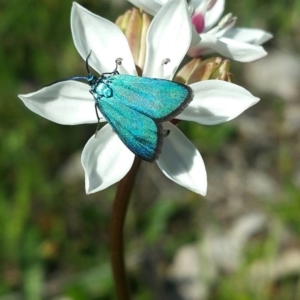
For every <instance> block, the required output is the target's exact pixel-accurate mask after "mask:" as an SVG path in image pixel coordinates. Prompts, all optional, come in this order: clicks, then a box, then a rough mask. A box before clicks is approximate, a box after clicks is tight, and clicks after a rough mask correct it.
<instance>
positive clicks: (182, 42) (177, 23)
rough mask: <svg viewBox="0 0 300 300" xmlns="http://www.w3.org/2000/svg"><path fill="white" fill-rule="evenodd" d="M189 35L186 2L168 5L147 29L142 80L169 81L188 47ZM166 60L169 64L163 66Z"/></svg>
mask: <svg viewBox="0 0 300 300" xmlns="http://www.w3.org/2000/svg"><path fill="white" fill-rule="evenodd" d="M191 35H192V33H191V22H190V16H189V13H188V8H187V4H186V1H185V0H172V1H168V2H167V3H166V4H165V5H164V6H163V7H162V8H161V10H160V11H159V12H158V14H157V15H156V16H155V17H154V19H153V21H152V22H151V25H150V27H149V30H148V34H147V52H146V62H145V67H144V73H143V76H146V77H158V78H165V79H172V78H173V75H174V73H175V71H176V69H177V68H178V66H179V64H180V63H181V60H182V59H183V57H184V56H185V54H186V52H187V50H188V48H189V46H190V42H191ZM166 59H169V60H170V61H169V62H168V63H167V64H164V63H163V62H164V61H165V60H166Z"/></svg>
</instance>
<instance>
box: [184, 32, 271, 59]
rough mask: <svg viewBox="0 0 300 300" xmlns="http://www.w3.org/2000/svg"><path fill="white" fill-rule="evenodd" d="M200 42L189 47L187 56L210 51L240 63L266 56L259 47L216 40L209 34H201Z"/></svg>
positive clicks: (226, 40) (225, 39)
mask: <svg viewBox="0 0 300 300" xmlns="http://www.w3.org/2000/svg"><path fill="white" fill-rule="evenodd" d="M200 37H201V41H200V43H199V44H198V45H197V46H192V47H190V49H189V51H188V55H190V56H192V57H196V56H199V55H200V54H202V55H204V54H208V53H210V52H211V50H214V51H215V52H217V53H220V54H222V55H223V56H225V57H227V58H231V59H234V60H236V61H240V62H252V61H255V60H258V59H260V58H262V57H264V56H266V55H267V52H266V51H265V50H264V48H263V47H261V46H256V45H250V44H247V43H242V42H238V41H234V40H231V39H228V38H220V39H218V38H216V37H215V36H213V35H211V34H201V35H200Z"/></svg>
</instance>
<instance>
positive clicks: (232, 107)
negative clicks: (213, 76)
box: [176, 80, 259, 125]
mask: <svg viewBox="0 0 300 300" xmlns="http://www.w3.org/2000/svg"><path fill="white" fill-rule="evenodd" d="M190 87H191V88H192V89H193V91H194V99H193V101H192V102H191V103H190V104H189V106H188V107H187V108H186V109H185V110H184V111H183V112H182V113H181V114H179V115H178V116H177V117H176V118H177V119H180V120H187V121H194V122H197V123H200V124H205V125H215V124H220V123H223V122H227V121H229V120H232V119H233V118H235V117H237V116H238V115H240V114H241V113H242V112H243V111H245V110H246V109H247V108H249V107H250V106H252V105H254V104H255V103H257V102H258V101H259V98H256V97H254V96H253V95H252V94H251V93H249V92H248V91H247V90H246V89H244V88H242V87H241V86H238V85H236V84H233V83H229V82H225V81H221V80H206V81H201V82H197V83H194V84H191V85H190Z"/></svg>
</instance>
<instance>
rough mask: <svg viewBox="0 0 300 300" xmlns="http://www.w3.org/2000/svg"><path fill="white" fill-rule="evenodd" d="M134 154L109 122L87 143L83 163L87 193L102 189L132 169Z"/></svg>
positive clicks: (82, 158)
mask: <svg viewBox="0 0 300 300" xmlns="http://www.w3.org/2000/svg"><path fill="white" fill-rule="evenodd" d="M133 160H134V154H133V153H132V152H131V151H130V150H129V149H128V148H127V147H126V146H125V145H124V144H123V143H122V142H121V140H120V139H119V137H118V136H117V135H116V134H115V133H114V132H113V131H112V128H111V127H110V126H109V125H108V124H107V125H105V126H104V127H102V128H101V130H99V131H98V133H97V137H95V136H93V137H91V138H90V139H89V141H88V142H87V144H86V145H85V147H84V149H83V151H82V156H81V163H82V166H83V168H84V171H85V190H86V193H87V194H91V193H95V192H98V191H101V190H103V189H105V188H107V187H109V186H111V185H112V184H114V183H116V182H118V181H119V180H121V179H122V178H123V177H124V176H125V175H126V174H127V173H128V171H129V170H130V168H131V166H132V163H133Z"/></svg>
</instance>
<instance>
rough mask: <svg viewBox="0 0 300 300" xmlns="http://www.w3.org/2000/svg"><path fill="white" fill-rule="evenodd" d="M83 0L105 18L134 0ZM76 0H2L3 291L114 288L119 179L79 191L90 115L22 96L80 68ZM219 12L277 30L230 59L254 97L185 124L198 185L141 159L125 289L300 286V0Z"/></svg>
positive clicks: (193, 298)
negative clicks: (55, 116)
mask: <svg viewBox="0 0 300 300" xmlns="http://www.w3.org/2000/svg"><path fill="white" fill-rule="evenodd" d="M79 3H80V4H81V5H83V6H85V7H86V8H88V9H89V10H91V11H92V12H94V13H96V14H99V15H101V16H104V17H106V18H108V19H110V20H112V21H114V20H115V19H116V18H117V16H118V15H119V14H120V13H123V12H124V11H125V9H127V8H130V7H131V6H130V4H129V3H127V2H126V1H125V0H119V1H116V0H115V1H112V0H110V1H109V0H107V1H104V0H85V1H79ZM71 5H72V1H69V0H65V1H61V0H39V1H36V0H23V1H20V0H2V1H0V40H1V47H0V65H1V68H0V82H1V101H0V116H1V117H0V140H1V148H0V172H1V173H0V174H1V180H0V300H15V299H16V300H19V299H26V300H27V299H28V300H36V299H56V300H59V299H60V300H63V299H64V300H66V299H68V300H71V299H72V300H73V299H74V300H82V299H91V300H96V299H101V300H105V299H114V286H113V281H112V277H111V272H110V266H109V261H108V259H109V248H108V241H109V236H108V225H109V220H110V214H111V207H112V201H113V198H114V193H115V187H111V188H109V189H107V190H105V191H103V192H99V193H97V194H94V195H90V196H87V195H85V192H84V178H83V171H82V169H81V166H80V161H79V158H80V152H81V150H82V148H83V146H84V144H85V143H86V141H87V140H88V139H89V137H90V136H91V135H92V134H93V133H94V132H95V126H94V125H86V126H61V125H57V124H54V123H51V122H50V121H47V120H45V119H43V118H41V117H39V116H38V115H35V114H34V113H32V112H31V111H29V110H28V109H27V108H26V107H25V106H24V105H23V104H22V102H21V101H20V100H19V99H18V98H17V94H19V93H22V94H25V93H29V92H32V91H35V90H37V89H39V88H40V87H42V86H44V85H46V84H49V83H51V82H53V81H55V80H57V79H60V78H67V77H70V76H73V75H80V74H85V66H84V63H83V61H82V59H81V58H80V56H79V54H78V53H77V51H76V49H75V46H74V45H73V42H72V37H71V31H70V10H71ZM225 12H232V13H233V14H235V15H237V16H238V26H240V27H257V28H262V29H264V30H267V31H269V32H272V33H273V34H274V36H275V38H274V39H273V40H272V41H270V42H268V43H267V44H266V45H265V46H266V49H267V51H268V52H269V53H270V54H269V56H268V57H267V58H265V59H263V60H261V61H259V62H256V63H253V64H247V65H243V64H240V63H235V62H233V63H232V72H233V75H234V79H235V82H237V83H239V84H241V85H243V86H244V87H246V88H247V89H249V90H250V91H251V92H252V93H253V94H255V95H257V96H259V97H261V98H262V99H261V102H260V103H259V104H257V105H256V106H255V107H253V108H251V109H249V110H248V111H247V112H246V113H244V114H243V115H241V116H240V117H239V118H237V119H236V120H234V121H231V122H229V123H227V124H224V125H219V126H212V127H208V126H200V125H198V124H193V123H182V124H180V128H181V129H182V130H183V131H184V133H185V134H186V135H187V136H188V137H189V138H190V139H191V140H192V141H193V142H194V144H195V145H196V146H197V147H198V149H199V151H200V152H201V154H202V155H203V158H204V161H205V163H206V167H207V172H208V181H209V188H208V195H207V196H206V197H200V196H198V195H196V194H194V193H192V192H189V191H187V190H185V189H184V188H181V187H179V186H177V185H175V184H174V183H172V182H170V181H169V180H168V179H166V178H165V177H164V176H163V175H162V174H161V173H160V171H158V168H157V167H156V165H155V164H151V165H150V164H148V163H144V164H143V165H142V166H141V169H140V171H139V176H138V179H137V182H136V187H135V190H134V194H133V197H132V202H131V204H130V207H129V212H128V216H127V221H126V228H125V237H126V240H125V242H126V258H127V263H128V270H129V277H130V285H131V290H132V295H133V299H138V300H150V299H167V300H168V299H172V300H174V299H175V300H176V299H178V300H204V299H207V300H213V299H218V300H227V299H228V300H229V299H230V300H248V299H249V300H250V299H259V300H267V299H272V300H289V299H295V300H296V299H300V286H299V275H300V238H299V234H300V163H299V161H300V160H299V158H300V154H299V150H300V138H299V128H300V101H299V96H298V95H299V91H300V75H299V73H300V66H299V63H300V62H299V49H300V34H299V26H300V21H299V20H300V18H299V14H300V2H299V1H297V0H290V1H270V0H265V1H259V0H241V1H238V3H237V1H234V0H228V1H227V3H226V10H225ZM66 113H68V112H66Z"/></svg>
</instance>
